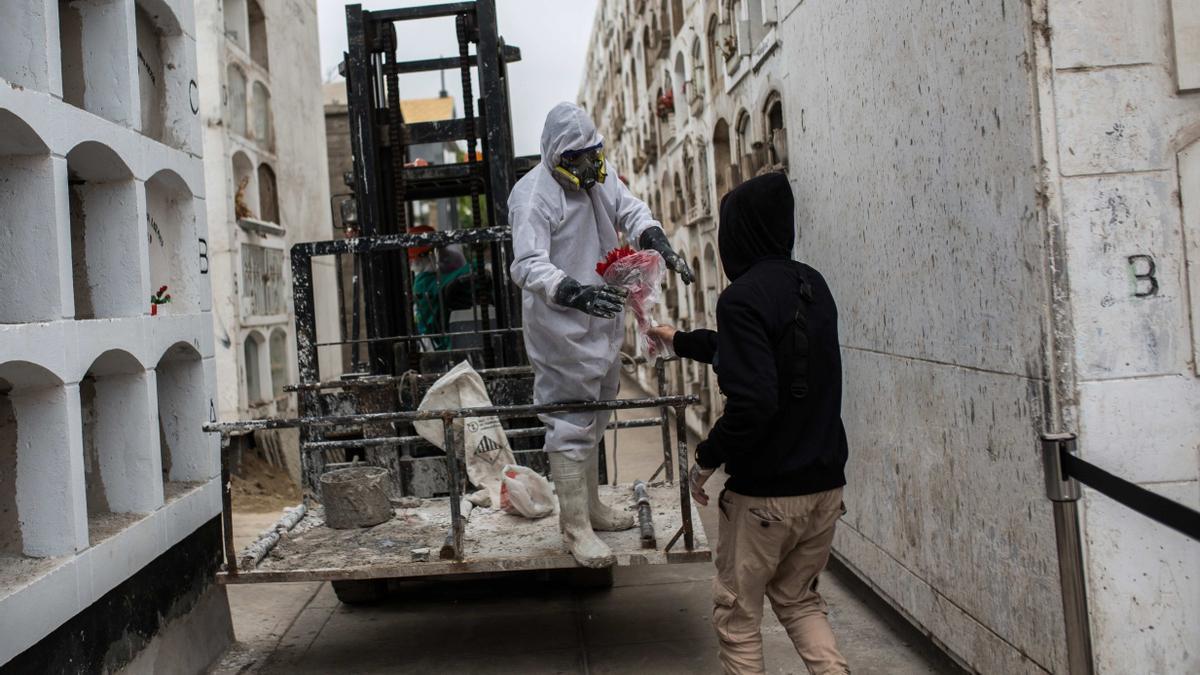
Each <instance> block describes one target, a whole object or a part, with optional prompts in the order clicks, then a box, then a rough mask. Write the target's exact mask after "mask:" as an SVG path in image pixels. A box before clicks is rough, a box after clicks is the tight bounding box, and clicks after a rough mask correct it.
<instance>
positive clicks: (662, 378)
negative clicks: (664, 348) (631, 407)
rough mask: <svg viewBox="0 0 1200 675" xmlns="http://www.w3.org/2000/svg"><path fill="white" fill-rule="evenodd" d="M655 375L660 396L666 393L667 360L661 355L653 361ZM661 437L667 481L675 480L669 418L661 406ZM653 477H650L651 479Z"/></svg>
mask: <svg viewBox="0 0 1200 675" xmlns="http://www.w3.org/2000/svg"><path fill="white" fill-rule="evenodd" d="M654 371H655V375H656V376H657V377H658V395H659V397H660V398H662V397H665V396H666V395H667V362H666V359H664V358H662V357H661V356H660V357H658V359H657V360H656V361H655V362H654ZM662 419H663V423H662V437H663V463H662V467H661V468H664V469H666V471H667V482H668V483H670V482H672V481H674V480H675V474H674V472H673V471H671V465H672V462H671V427H670V425H668V424H667V420H669V419H670V417H668V415H667V407H666V406H663V408H662ZM654 476H655V477H657V476H658V472H657V471H655V472H654ZM653 479H654V477H652V478H651V480H653Z"/></svg>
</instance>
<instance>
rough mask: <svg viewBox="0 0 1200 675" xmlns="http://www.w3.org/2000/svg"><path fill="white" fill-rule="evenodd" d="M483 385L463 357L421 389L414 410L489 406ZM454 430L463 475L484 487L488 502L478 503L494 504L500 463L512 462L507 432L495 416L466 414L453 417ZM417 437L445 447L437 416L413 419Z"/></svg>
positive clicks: (497, 501) (494, 505)
mask: <svg viewBox="0 0 1200 675" xmlns="http://www.w3.org/2000/svg"><path fill="white" fill-rule="evenodd" d="M491 404H492V401H491V399H490V398H488V394H487V389H486V388H484V386H483V378H481V377H479V373H477V372H475V369H474V368H472V367H471V364H470V363H468V362H466V361H463V362H462V363H460V364H458V365H457V366H454V368H452V369H451V370H450V372H448V373H446V374H445V375H443V376H441V377H440V378H438V381H437V382H434V383H433V386H432V387H430V388H429V391H428V392H426V393H425V398H423V399H421V405H419V406H417V409H418V410H445V409H457V408H479V407H482V406H490V405H491ZM453 424H454V428H455V432H456V434H457V435H458V436H460V437H461V438H462V439H463V448H464V449H465V452H466V457H465V461H466V464H467V477H468V478H469V479H470V480H471V483H472V484H473V485H475V486H476V487H480V488H483V489H484V490H486V491H487V495H488V498H489V500H490V502H489V503H488V504H486V505H485V504H480V503H479V501H477V500H475V499H472V501H473V502H474V503H476V504H477V505H479V506H491V507H498V506H499V505H500V479H501V477H502V476H503V470H504V467H505V466H507V465H509V464H516V460H514V459H513V454H512V447H511V446H509V444H508V436H506V435H505V434H504V428H503V427H501V426H500V418H498V417H468V418H466V419H465V420H464V419H462V418H458V419H455V420H454V422H453ZM413 426H414V427H416V430H417V433H418V434H420V435H421V438H424V439H425V440H427V441H429V442H430V443H433V444H434V445H436V446H437V447H439V448H441V449H442V450H445V449H446V448H445V447H444V446H445V430H444V428H443V427H442V422H441V420H427V421H420V422H413Z"/></svg>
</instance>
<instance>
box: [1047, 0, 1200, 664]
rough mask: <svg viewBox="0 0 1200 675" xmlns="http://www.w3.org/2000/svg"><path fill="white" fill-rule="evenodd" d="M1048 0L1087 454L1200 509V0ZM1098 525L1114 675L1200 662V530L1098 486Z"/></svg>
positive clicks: (1097, 634) (1094, 544)
mask: <svg viewBox="0 0 1200 675" xmlns="http://www.w3.org/2000/svg"><path fill="white" fill-rule="evenodd" d="M1047 4H1048V6H1049V21H1048V23H1049V26H1050V31H1049V43H1048V45H1049V47H1050V50H1051V53H1052V62H1051V64H1048V67H1046V68H1045V69H1039V71H1038V73H1039V79H1040V80H1041V85H1042V88H1043V91H1051V92H1053V93H1052V101H1051V102H1049V103H1048V104H1047V108H1048V112H1049V113H1050V114H1049V115H1047V116H1046V118H1045V119H1046V125H1047V129H1046V130H1045V131H1046V133H1045V137H1046V138H1047V139H1048V143H1047V149H1046V155H1047V171H1048V180H1049V184H1050V189H1049V190H1048V194H1049V195H1050V197H1051V199H1050V211H1051V214H1052V218H1053V219H1054V220H1055V221H1056V223H1057V224H1058V225H1059V227H1061V231H1062V236H1063V239H1064V240H1065V242H1066V251H1065V253H1066V263H1067V264H1066V270H1067V278H1068V288H1069V294H1068V298H1069V303H1070V320H1071V323H1072V324H1073V325H1074V336H1075V339H1074V348H1073V350H1072V352H1071V353H1070V354H1067V355H1065V357H1066V358H1067V359H1069V360H1070V364H1071V366H1072V368H1073V371H1074V378H1073V379H1074V391H1075V394H1076V396H1075V401H1074V406H1073V407H1074V410H1073V415H1074V417H1075V418H1076V419H1077V420H1078V432H1079V451H1080V454H1081V455H1082V456H1083V457H1084V458H1085V459H1087V460H1089V461H1091V462H1094V463H1096V464H1098V465H1100V466H1102V467H1104V468H1106V469H1108V470H1109V471H1112V472H1114V473H1116V474H1118V475H1120V476H1122V477H1124V478H1127V479H1129V480H1133V481H1135V482H1137V483H1139V484H1142V485H1143V486H1146V487H1148V488H1149V489H1151V490H1153V491H1155V492H1158V493H1160V494H1162V495H1164V496H1166V497H1169V498H1171V499H1174V500H1176V501H1180V502H1183V503H1186V504H1189V505H1191V506H1192V507H1193V508H1196V507H1197V505H1198V504H1200V482H1198V479H1200V379H1197V375H1198V374H1200V373H1198V371H1197V369H1196V342H1195V339H1194V334H1193V332H1192V331H1193V327H1194V324H1195V322H1196V321H1197V320H1198V319H1200V316H1198V315H1197V313H1196V304H1195V303H1196V301H1197V296H1196V295H1195V290H1194V289H1195V286H1193V287H1192V288H1193V290H1192V294H1193V295H1192V296H1191V298H1190V301H1189V289H1188V276H1189V270H1188V265H1189V264H1191V265H1192V266H1193V268H1192V270H1191V271H1190V275H1191V277H1192V282H1193V283H1195V281H1196V278H1197V274H1196V272H1197V270H1196V269H1195V268H1194V265H1195V264H1196V262H1197V260H1198V258H1197V257H1196V252H1197V249H1196V248H1195V242H1196V240H1197V237H1200V229H1198V228H1197V221H1196V218H1195V213H1196V209H1197V208H1200V172H1198V171H1197V170H1196V167H1195V159H1194V157H1193V156H1194V155H1195V154H1196V152H1195V148H1197V147H1200V145H1197V143H1198V141H1200V92H1197V91H1195V87H1197V86H1200V82H1197V81H1196V80H1195V77H1194V75H1193V73H1195V72H1197V69H1200V53H1198V52H1197V44H1198V42H1197V40H1196V36H1197V35H1198V34H1200V12H1197V11H1196V3H1194V2H1179V1H1172V0H1154V1H1151V2H1139V3H1123V2H1117V1H1115V0H1102V1H1099V2H1088V3H1084V2H1077V1H1069V0H1051V1H1050V2H1049V3H1047ZM1189 35H1190V39H1189ZM1049 65H1052V68H1051V67H1049ZM1181 89H1191V91H1190V92H1188V91H1181ZM1185 209H1190V210H1191V214H1192V215H1191V218H1190V219H1188V218H1187V217H1186V216H1185V212H1184V210H1185ZM1188 244H1190V245H1191V246H1192V247H1193V248H1192V249H1191V250H1190V252H1189V250H1188V248H1187V246H1188ZM1083 523H1084V539H1085V542H1084V543H1085V548H1086V556H1087V567H1086V571H1087V577H1088V596H1089V603H1090V609H1091V617H1092V631H1093V634H1092V641H1093V644H1094V647H1095V652H1096V664H1097V666H1098V671H1099V672H1101V673H1131V672H1155V673H1185V672H1186V673H1191V672H1197V671H1200V650H1197V649H1196V645H1197V644H1200V574H1197V573H1196V571H1197V561H1198V560H1200V542H1196V541H1192V540H1189V539H1187V538H1186V537H1184V536H1183V535H1181V534H1179V533H1177V532H1174V531H1172V530H1169V529H1167V528H1164V527H1161V526H1158V525H1156V524H1154V523H1152V522H1151V521H1149V520H1147V519H1145V518H1143V517H1142V516H1140V515H1138V514H1136V513H1134V512H1132V511H1130V510H1129V509H1127V508H1125V507H1124V506H1121V505H1119V504H1116V503H1114V502H1112V501H1111V500H1109V499H1108V498H1107V497H1104V496H1103V495H1100V494H1098V493H1094V492H1092V491H1090V490H1088V491H1086V492H1085V496H1084V513H1083Z"/></svg>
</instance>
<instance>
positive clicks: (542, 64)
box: [317, 0, 596, 155]
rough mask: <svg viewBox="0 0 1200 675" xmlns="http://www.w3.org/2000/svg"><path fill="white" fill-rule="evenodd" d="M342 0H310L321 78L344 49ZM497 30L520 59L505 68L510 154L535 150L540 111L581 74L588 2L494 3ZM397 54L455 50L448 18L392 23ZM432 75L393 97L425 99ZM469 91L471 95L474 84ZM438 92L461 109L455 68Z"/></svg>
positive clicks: (413, 80) (411, 0)
mask: <svg viewBox="0 0 1200 675" xmlns="http://www.w3.org/2000/svg"><path fill="white" fill-rule="evenodd" d="M444 1H445V0H362V5H363V7H364V8H366V9H368V10H370V9H387V8H392V7H408V6H412V5H426V4H436V3H438V2H444ZM346 4H347V3H346V2H345V1H344V0H317V14H318V20H319V22H320V29H321V67H322V70H323V71H324V72H325V79H327V80H329V79H340V78H339V77H338V76H337V64H338V62H340V61H341V60H342V52H343V51H345V49H346V14H345V10H344V9H343V8H344V7H345V5H346ZM496 5H497V13H498V14H499V16H500V34H501V35H502V36H503V37H504V39H505V41H506V42H507V43H508V44H511V45H516V46H518V47H520V48H521V57H522V58H521V61H520V62H518V63H514V64H512V65H511V66H510V68H509V76H510V80H511V82H510V83H509V93H510V96H511V98H512V114H513V139H514V143H515V144H516V151H517V154H520V155H526V154H536V153H537V152H538V143H539V138H540V136H541V132H542V121H543V120H544V119H545V117H546V112H547V111H549V110H550V108H551V107H552V106H553V105H554V104H555V103H558V102H559V101H574V100H575V99H576V97H577V96H578V95H579V85H580V82H581V81H582V80H581V78H582V77H583V67H584V52H585V51H586V50H587V41H588V35H589V34H590V33H591V29H592V20H593V18H594V15H595V12H596V0H497V2H496ZM396 27H397V37H398V40H399V43H400V45H401V49H400V52H399V59H400V60H402V61H410V60H414V59H427V58H437V57H439V56H455V55H457V54H458V43H457V40H456V38H455V33H454V19H453V18H452V17H448V18H443V19H430V20H426V21H412V22H405V23H399V24H397V25H396ZM440 86H441V85H440V81H439V76H438V74H437V73H422V74H418V75H405V76H402V77H401V78H400V91H401V96H403V97H405V98H427V97H432V96H437V94H438V90H439V89H440ZM473 87H474V94H475V96H476V97H478V96H479V87H478V84H477V83H476V84H474V85H473ZM446 89H447V90H448V91H449V92H450V95H451V96H453V97H454V98H455V100H456V101H458V103H457V104H456V108H457V110H458V112H459V114H460V115H461V114H462V102H461V101H460V100H459V99H461V92H462V85H461V80H460V76H459V74H458V71H454V72H450V71H447V72H446Z"/></svg>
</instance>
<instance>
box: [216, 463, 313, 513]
mask: <svg viewBox="0 0 1200 675" xmlns="http://www.w3.org/2000/svg"><path fill="white" fill-rule="evenodd" d="M299 503H300V488H299V487H297V486H296V484H295V483H293V482H292V478H291V476H289V475H288V472H287V469H286V468H284V467H282V466H272V465H270V464H268V463H267V462H266V460H264V459H263V458H262V457H260V456H259V455H258V454H257V453H254V452H248V453H246V454H245V456H244V457H243V458H242V463H241V465H239V466H238V467H236V469H235V471H234V472H233V509H234V510H235V511H247V512H251V513H266V512H270V511H281V510H283V507H285V506H295V505H296V504H299Z"/></svg>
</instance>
